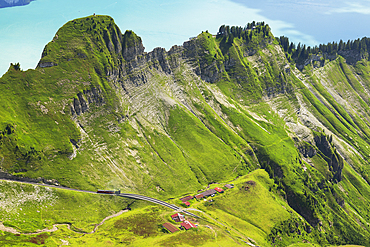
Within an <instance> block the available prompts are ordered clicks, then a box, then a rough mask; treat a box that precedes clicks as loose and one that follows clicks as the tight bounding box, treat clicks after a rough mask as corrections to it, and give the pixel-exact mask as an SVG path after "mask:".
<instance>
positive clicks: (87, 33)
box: [0, 16, 370, 246]
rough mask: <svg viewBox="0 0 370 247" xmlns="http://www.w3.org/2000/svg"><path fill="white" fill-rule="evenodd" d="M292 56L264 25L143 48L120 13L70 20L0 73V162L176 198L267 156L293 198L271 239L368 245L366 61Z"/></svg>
mask: <svg viewBox="0 0 370 247" xmlns="http://www.w3.org/2000/svg"><path fill="white" fill-rule="evenodd" d="M287 57H289V54H285V52H284V50H283V49H282V47H281V45H280V44H279V41H278V39H275V38H274V37H273V35H272V34H271V32H270V28H269V27H268V25H265V24H264V23H258V24H257V25H256V26H255V27H253V29H242V28H238V27H232V28H231V31H230V29H229V27H221V28H220V32H219V34H218V35H217V36H213V35H211V34H209V33H208V32H203V33H201V34H199V35H198V36H197V37H196V38H194V39H192V40H190V41H188V42H185V43H184V45H183V46H174V47H172V48H171V50H170V51H168V52H167V51H165V50H164V49H162V48H156V49H154V50H153V51H152V52H149V53H146V52H144V47H143V45H142V42H141V38H140V37H138V36H137V35H136V34H135V33H134V32H132V31H126V32H125V33H124V34H122V33H121V31H120V30H119V28H118V27H117V26H116V25H115V24H114V21H113V20H112V19H111V18H110V17H106V16H90V17H86V18H82V19H76V20H73V21H70V22H68V23H67V24H65V25H64V26H63V27H62V28H61V29H60V30H59V31H58V32H57V34H56V35H55V37H54V39H53V41H52V42H50V43H49V44H48V45H47V46H46V47H45V49H44V51H43V54H42V58H41V60H40V62H39V64H38V66H37V68H36V69H35V70H28V71H25V72H24V71H21V70H20V67H19V64H16V65H11V67H10V68H9V71H8V72H7V73H6V74H5V75H4V76H3V77H2V78H1V79H0V92H1V97H0V107H1V109H3V110H2V111H1V112H0V129H1V135H0V166H1V174H2V176H3V177H11V178H13V179H15V178H18V179H19V178H20V177H23V178H30V179H34V180H44V181H47V182H49V183H58V184H62V185H64V186H68V187H74V188H84V189H91V190H95V189H97V188H100V187H102V188H120V189H121V191H125V192H138V193H142V194H146V195H155V196H157V197H162V198H168V197H171V196H179V195H182V194H184V193H187V192H189V191H196V190H199V189H201V188H204V186H206V185H208V184H210V183H213V182H225V181H230V180H232V179H235V178H236V177H238V176H241V175H246V174H248V173H249V172H251V171H253V170H256V169H257V168H263V169H264V170H265V171H267V172H268V174H269V176H270V178H272V179H273V184H271V185H269V191H270V192H269V193H271V195H270V196H271V198H275V196H277V197H279V198H281V199H282V200H283V201H285V203H287V205H286V207H285V206H284V208H285V210H284V217H281V219H279V220H276V221H271V223H270V224H272V225H269V226H268V227H267V226H265V227H262V228H261V229H262V230H263V231H265V232H264V235H263V236H267V235H268V240H267V241H269V243H271V244H272V243H274V244H275V245H286V244H287V243H292V242H294V240H293V239H294V238H297V239H303V238H305V239H309V240H310V241H314V242H317V243H321V244H328V243H331V244H345V243H354V244H362V245H367V246H369V245H370V242H369V239H370V232H369V224H368V222H369V221H370V218H369V217H370V212H369V209H368V207H367V205H368V203H369V201H370V187H369V184H368V183H369V182H370V181H369V179H370V178H369V172H370V170H369V164H368V161H367V159H366V157H367V156H368V155H369V145H370V142H369V141H370V139H369V138H370V132H369V129H368V127H369V125H370V122H369V121H370V118H369V113H368V112H369V111H368V110H369V90H370V89H369V83H370V81H369V68H370V67H369V62H368V61H367V60H365V59H363V60H359V61H357V62H356V63H355V64H353V63H351V64H348V63H346V59H345V57H346V56H344V57H341V56H339V55H338V56H336V57H335V58H332V61H326V63H325V60H324V63H321V65H320V66H314V63H313V62H312V61H311V62H310V63H307V64H306V66H305V67H300V66H298V67H299V68H300V69H301V70H299V69H297V67H296V64H294V63H293V62H289V60H288V59H287ZM322 57H324V56H323V54H322ZM324 59H325V58H324ZM268 184H270V183H268ZM258 188H259V187H258ZM261 191H263V193H265V190H261ZM266 193H267V190H266ZM272 195H273V196H272ZM236 197H237V198H242V197H240V196H239V195H237V196H236ZM269 198H270V197H269ZM271 198H270V199H271ZM270 199H269V200H270ZM271 200H272V199H271ZM240 203H246V202H240ZM284 205H285V204H284ZM288 205H289V206H288ZM219 207H220V208H221V209H222V208H223V207H224V206H223V205H222V203H221V204H220V206H219ZM288 207H291V209H289V208H288ZM223 210H225V211H226V212H227V209H225V208H223ZM292 210H294V211H295V212H293V211H292ZM288 212H291V213H290V214H289V213H288ZM285 214H286V215H285ZM233 215H234V216H235V215H236V216H237V217H241V219H243V217H242V216H240V215H238V213H236V214H233ZM282 215H283V213H282ZM289 215H290V216H289ZM244 220H245V219H244ZM294 224H295V225H298V226H300V228H299V229H300V230H299V231H291V225H294ZM298 226H297V228H298ZM303 226H304V227H303ZM301 230H304V231H305V234H304V236H303V234H302V232H301Z"/></svg>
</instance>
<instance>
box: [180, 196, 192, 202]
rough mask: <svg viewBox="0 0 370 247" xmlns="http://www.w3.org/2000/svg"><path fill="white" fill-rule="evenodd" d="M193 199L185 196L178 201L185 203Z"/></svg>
mask: <svg viewBox="0 0 370 247" xmlns="http://www.w3.org/2000/svg"><path fill="white" fill-rule="evenodd" d="M193 198H194V196H185V197H183V198H181V199H180V200H181V201H182V202H186V201H189V200H191V199H193Z"/></svg>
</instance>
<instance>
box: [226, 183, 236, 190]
mask: <svg viewBox="0 0 370 247" xmlns="http://www.w3.org/2000/svg"><path fill="white" fill-rule="evenodd" d="M225 187H226V188H228V189H232V188H234V185H232V184H225Z"/></svg>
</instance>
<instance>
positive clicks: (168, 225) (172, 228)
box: [163, 222, 179, 233]
mask: <svg viewBox="0 0 370 247" xmlns="http://www.w3.org/2000/svg"><path fill="white" fill-rule="evenodd" d="M163 227H164V228H166V229H167V230H168V231H169V232H171V233H174V232H177V231H179V229H178V228H177V227H176V226H174V225H172V224H171V223H168V222H166V223H164V224H163Z"/></svg>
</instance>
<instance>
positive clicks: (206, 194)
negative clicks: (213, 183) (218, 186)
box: [201, 189, 217, 197]
mask: <svg viewBox="0 0 370 247" xmlns="http://www.w3.org/2000/svg"><path fill="white" fill-rule="evenodd" d="M216 193H217V191H216V190H215V189H210V190H206V191H204V192H202V193H201V194H202V195H203V196H204V197H207V196H212V195H214V194H216Z"/></svg>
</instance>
